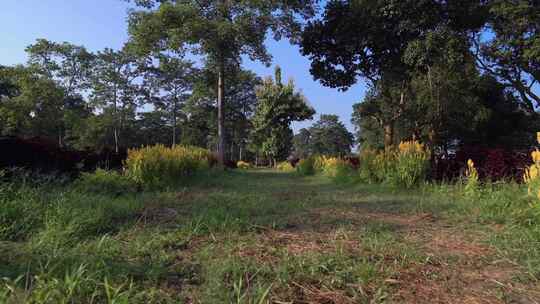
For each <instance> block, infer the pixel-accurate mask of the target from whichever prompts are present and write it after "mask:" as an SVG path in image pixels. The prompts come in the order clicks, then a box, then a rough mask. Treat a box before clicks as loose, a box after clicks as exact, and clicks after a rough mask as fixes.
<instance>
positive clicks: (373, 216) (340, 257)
mask: <svg viewBox="0 0 540 304" xmlns="http://www.w3.org/2000/svg"><path fill="white" fill-rule="evenodd" d="M107 178H108V177H107ZM87 179H88V180H90V183H91V180H92V178H87ZM119 185H120V186H119ZM121 185H122V184H119V183H118V181H117V182H116V183H115V184H114V185H113V187H112V188H107V185H104V186H103V187H105V189H106V191H103V192H100V191H99V189H98V188H95V187H91V185H87V184H84V183H83V182H78V183H75V184H68V185H54V184H44V185H32V184H27V183H25V184H21V183H16V184H10V185H9V184H1V186H0V204H1V205H2V209H0V278H2V281H1V282H0V303H272V302H276V301H278V303H279V301H280V302H281V303H395V302H398V303H399V302H418V303H422V302H424V303H431V301H435V302H437V301H438V302H445V301H448V299H451V300H452V301H454V302H456V301H457V302H461V301H464V300H465V299H468V300H471V299H473V300H486V301H492V302H495V303H496V302H497V301H500V302H501V303H504V302H505V301H509V300H508V299H514V298H515V297H520V298H528V299H535V298H536V299H538V298H539V297H540V294H539V293H538V292H539V291H540V288H539V283H538V279H540V228H538V227H540V226H539V225H538V224H539V223H538V221H539V220H540V208H539V206H538V203H533V202H531V201H530V199H529V198H527V197H526V196H525V193H526V191H524V189H523V188H522V187H521V186H519V185H514V184H510V183H508V184H496V185H489V186H485V187H483V188H482V189H481V191H479V193H477V194H475V196H474V197H470V196H468V197H464V196H463V195H461V194H460V193H461V192H462V190H461V188H460V187H461V186H459V185H455V186H452V185H425V186H422V187H420V188H418V189H414V190H401V189H396V188H391V187H389V186H382V185H368V184H358V183H352V182H339V183H336V182H335V181H332V180H330V179H328V178H325V177H322V176H307V177H302V176H300V175H298V174H295V173H283V172H276V171H271V170H243V171H240V170H239V171H230V172H224V173H217V172H209V173H206V174H205V175H199V176H196V177H194V178H192V179H191V180H189V181H182V183H181V185H179V186H177V187H170V188H169V189H166V190H161V191H152V192H137V189H136V187H126V188H125V189H123V187H121ZM100 187H101V186H100ZM478 273H482V274H483V275H484V277H482V278H477V277H474V275H476V274H478ZM478 282H482V283H478ZM468 283H470V284H468ZM473 283H474V284H473ZM471 297H472V298H471ZM475 297H481V298H475Z"/></svg>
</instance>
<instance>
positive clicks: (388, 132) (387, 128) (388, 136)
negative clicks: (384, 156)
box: [384, 122, 394, 149]
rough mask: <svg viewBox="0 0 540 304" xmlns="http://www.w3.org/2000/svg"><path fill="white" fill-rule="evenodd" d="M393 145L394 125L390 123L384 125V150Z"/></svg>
mask: <svg viewBox="0 0 540 304" xmlns="http://www.w3.org/2000/svg"><path fill="white" fill-rule="evenodd" d="M393 144H394V124H393V123H392V122H389V123H386V124H385V125H384V148H385V149H388V148H390V147H392V145H393Z"/></svg>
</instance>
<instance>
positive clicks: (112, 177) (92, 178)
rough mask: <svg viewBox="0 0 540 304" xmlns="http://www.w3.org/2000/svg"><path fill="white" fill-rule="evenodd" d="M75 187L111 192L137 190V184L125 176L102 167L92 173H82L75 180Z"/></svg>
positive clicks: (89, 190)
mask: <svg viewBox="0 0 540 304" xmlns="http://www.w3.org/2000/svg"><path fill="white" fill-rule="evenodd" d="M75 187H76V188H77V189H80V190H81V191H87V192H96V193H103V192H106V193H112V194H121V193H123V192H133V191H136V190H137V185H136V184H135V183H134V182H133V181H132V180H131V179H129V178H128V177H127V176H125V175H122V174H120V173H119V172H117V171H107V170H103V169H97V170H96V171H95V172H93V173H83V174H82V175H81V177H80V178H79V179H78V180H77V181H76V182H75Z"/></svg>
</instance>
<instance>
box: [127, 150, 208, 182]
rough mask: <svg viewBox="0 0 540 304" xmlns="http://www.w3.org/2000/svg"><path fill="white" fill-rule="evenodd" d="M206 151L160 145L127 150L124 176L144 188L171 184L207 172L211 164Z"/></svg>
mask: <svg viewBox="0 0 540 304" xmlns="http://www.w3.org/2000/svg"><path fill="white" fill-rule="evenodd" d="M214 160H215V159H214V156H213V154H212V153H210V152H209V151H208V150H205V149H202V148H197V147H190V146H174V147H172V148H168V147H165V146H163V145H156V146H150V147H144V148H140V149H130V150H129V151H128V157H127V159H126V162H125V168H126V175H127V176H128V177H129V178H130V179H132V180H133V181H135V182H136V183H138V184H140V185H143V186H145V187H156V186H163V185H171V184H174V183H177V182H179V181H181V180H182V179H184V178H186V177H189V176H192V175H194V174H195V173H197V172H200V171H205V170H208V169H209V168H210V167H211V166H212V165H213V164H214Z"/></svg>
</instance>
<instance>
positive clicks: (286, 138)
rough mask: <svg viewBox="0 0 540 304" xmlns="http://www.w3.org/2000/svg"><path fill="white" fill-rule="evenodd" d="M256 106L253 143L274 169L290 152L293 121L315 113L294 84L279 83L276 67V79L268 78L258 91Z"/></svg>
mask: <svg viewBox="0 0 540 304" xmlns="http://www.w3.org/2000/svg"><path fill="white" fill-rule="evenodd" d="M257 98H258V101H259V103H258V104H257V108H256V110H255V115H254V117H253V128H254V130H253V140H252V141H253V142H254V144H255V145H256V146H257V147H259V148H260V149H261V152H262V153H263V154H264V155H265V156H266V157H268V158H269V159H270V160H271V161H272V162H274V164H273V165H275V162H276V161H277V160H284V159H286V158H287V157H288V156H289V153H290V152H291V151H290V149H291V141H292V137H293V136H292V130H291V129H290V125H291V123H292V122H294V121H302V120H306V119H310V118H311V117H313V115H314V114H315V110H314V109H313V108H312V107H311V106H310V105H308V103H307V100H306V98H305V97H304V96H303V95H302V94H301V93H300V92H297V90H296V88H295V85H294V82H293V81H292V80H289V83H288V84H286V85H284V84H283V83H282V82H281V69H280V68H279V67H276V71H275V79H274V80H273V79H271V78H268V79H266V80H264V81H263V84H262V86H261V87H259V89H258V90H257Z"/></svg>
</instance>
